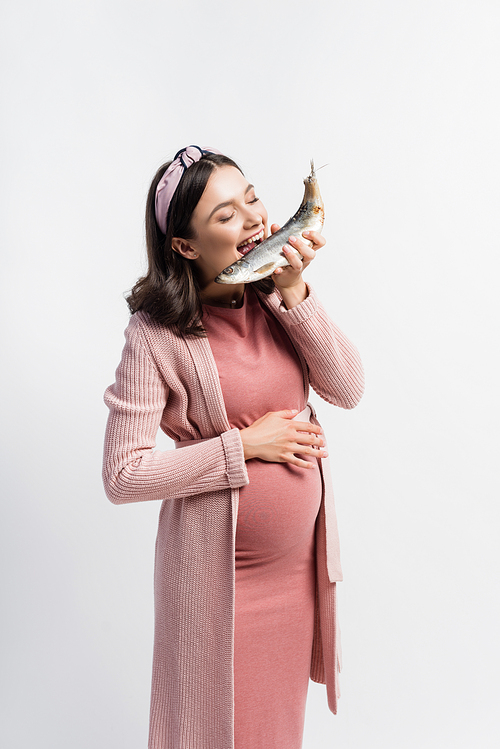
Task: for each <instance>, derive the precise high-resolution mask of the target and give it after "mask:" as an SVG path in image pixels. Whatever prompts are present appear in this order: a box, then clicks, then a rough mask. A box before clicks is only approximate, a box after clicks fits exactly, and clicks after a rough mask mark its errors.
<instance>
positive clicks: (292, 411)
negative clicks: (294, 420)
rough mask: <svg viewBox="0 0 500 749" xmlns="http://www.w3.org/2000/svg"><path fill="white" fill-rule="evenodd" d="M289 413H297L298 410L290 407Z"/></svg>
mask: <svg viewBox="0 0 500 749" xmlns="http://www.w3.org/2000/svg"><path fill="white" fill-rule="evenodd" d="M290 413H292V414H298V413H299V412H298V411H297V409H296V408H291V409H290Z"/></svg>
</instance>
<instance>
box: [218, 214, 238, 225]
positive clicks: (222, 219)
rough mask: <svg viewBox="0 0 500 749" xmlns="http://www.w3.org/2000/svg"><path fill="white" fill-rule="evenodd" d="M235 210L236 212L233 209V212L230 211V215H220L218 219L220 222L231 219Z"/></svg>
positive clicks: (223, 222)
mask: <svg viewBox="0 0 500 749" xmlns="http://www.w3.org/2000/svg"><path fill="white" fill-rule="evenodd" d="M235 212H236V211H233V212H232V213H231V215H230V216H222V217H221V218H220V219H219V221H220V222H221V224H225V223H227V222H228V221H230V220H231V219H232V218H233V216H234V214H235Z"/></svg>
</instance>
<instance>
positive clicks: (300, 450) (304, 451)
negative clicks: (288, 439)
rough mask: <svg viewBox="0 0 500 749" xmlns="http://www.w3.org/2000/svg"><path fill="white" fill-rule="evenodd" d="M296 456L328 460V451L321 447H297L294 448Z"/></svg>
mask: <svg viewBox="0 0 500 749" xmlns="http://www.w3.org/2000/svg"><path fill="white" fill-rule="evenodd" d="M292 450H293V453H294V455H310V456H311V457H312V458H327V457H328V451H327V450H326V449H324V448H320V447H306V445H296V446H294V447H293V448H292Z"/></svg>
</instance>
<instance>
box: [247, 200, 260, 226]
mask: <svg viewBox="0 0 500 749" xmlns="http://www.w3.org/2000/svg"><path fill="white" fill-rule="evenodd" d="M263 223H264V217H263V215H262V213H261V211H259V210H258V208H257V207H256V206H254V205H252V204H250V205H248V204H247V205H246V206H245V228H248V229H251V228H252V227H253V226H260V224H263Z"/></svg>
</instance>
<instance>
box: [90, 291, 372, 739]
mask: <svg viewBox="0 0 500 749" xmlns="http://www.w3.org/2000/svg"><path fill="white" fill-rule="evenodd" d="M259 298H260V299H261V303H262V304H264V305H265V306H267V307H268V308H269V309H270V310H271V311H272V312H273V313H274V315H275V316H276V317H277V319H278V320H279V322H280V323H281V324H282V326H283V327H284V329H285V330H286V331H287V333H288V335H289V337H290V339H291V340H292V342H293V344H294V346H295V348H296V350H297V353H298V355H299V357H300V359H301V362H302V366H303V371H304V388H305V395H306V399H307V395H308V389H309V383H310V384H311V385H312V387H313V388H314V389H315V390H316V392H317V393H318V394H319V395H320V396H321V397H322V398H324V399H325V400H326V401H328V402H329V403H333V404H334V405H337V406H340V407H342V408H352V407H354V406H355V405H356V404H357V403H358V401H359V399H360V398H361V395H362V392H363V373H362V367H361V363H360V359H359V355H358V353H357V351H356V349H355V348H354V346H353V345H352V344H351V343H350V342H349V340H348V339H347V338H346V337H345V336H344V335H343V333H342V332H341V331H340V330H339V329H338V328H337V327H336V326H335V325H334V323H333V322H331V320H330V319H329V318H328V316H327V314H326V313H325V311H324V309H323V308H322V306H321V304H320V303H319V301H318V299H317V297H316V295H315V293H314V291H313V290H312V289H309V296H308V297H307V299H306V300H305V301H304V302H302V303H301V304H299V305H298V306H296V307H294V308H292V309H291V310H287V309H285V308H284V306H283V305H282V304H281V297H280V295H279V294H278V292H276V291H275V292H273V294H271V295H269V296H266V295H263V294H259ZM125 336H126V343H125V347H124V350H123V355H122V360H121V362H120V365H119V366H118V369H117V371H116V382H115V384H114V385H112V386H111V387H109V388H108V389H107V390H106V393H105V402H106V404H107V405H108V407H109V409H110V413H109V418H108V424H107V429H106V438H105V447H104V468H103V478H104V486H105V490H106V494H107V496H108V498H109V499H110V500H111V502H113V503H115V504H122V503H125V502H142V501H145V500H154V499H156V500H162V506H161V510H160V517H159V529H158V536H157V541H156V561H155V644H154V655H153V679H152V695H151V715H150V738H149V749H233V747H234V741H233V632H234V630H233V626H234V559H235V545H234V544H235V540H234V539H235V529H236V518H237V513H238V496H239V493H238V488H239V487H240V486H244V485H245V484H247V483H248V476H247V471H246V466H245V460H244V455H243V447H242V443H241V439H240V435H239V431H238V430H237V429H231V427H230V425H229V423H228V420H227V415H226V412H225V408H224V401H223V397H222V392H221V389H220V382H219V377H218V372H217V368H216V365H215V361H214V358H213V355H212V351H211V348H210V345H209V342H208V339H207V338H194V337H185V338H184V337H180V336H178V335H176V334H174V333H173V332H172V331H170V330H169V329H166V328H165V327H163V326H161V325H159V324H157V323H155V322H153V321H152V320H151V319H150V318H149V316H148V315H147V314H145V313H143V312H138V313H136V314H134V315H133V316H132V318H131V320H130V324H129V326H128V328H127V330H126V332H125ZM263 376H265V373H263ZM314 419H315V416H313V420H314ZM316 423H317V422H316ZM159 427H160V428H161V429H162V430H163V431H164V432H165V433H166V434H167V435H168V436H169V437H171V438H172V439H173V440H175V441H185V440H201V439H203V440H205V441H203V442H197V443H195V444H193V445H192V446H187V447H182V448H181V449H178V450H167V451H158V450H157V451H154V449H153V448H154V447H155V438H156V434H157V432H158V428H159ZM320 462H321V463H322V478H323V497H322V503H321V510H320V513H319V516H318V521H317V530H316V557H317V606H316V624H315V636H314V645H313V652H312V658H311V678H312V679H313V680H314V681H318V682H321V683H326V685H327V694H328V703H329V706H330V709H331V710H332V712H334V713H336V711H337V698H338V696H339V690H338V670H339V669H340V652H339V651H340V648H339V647H338V626H337V615H336V596H335V592H336V591H335V588H336V582H337V581H339V580H342V571H341V567H340V556H339V541H338V532H337V521H336V515H335V506H334V502H333V492H332V487H331V481H330V474H329V470H328V462H327V461H326V460H322V461H320Z"/></svg>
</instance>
